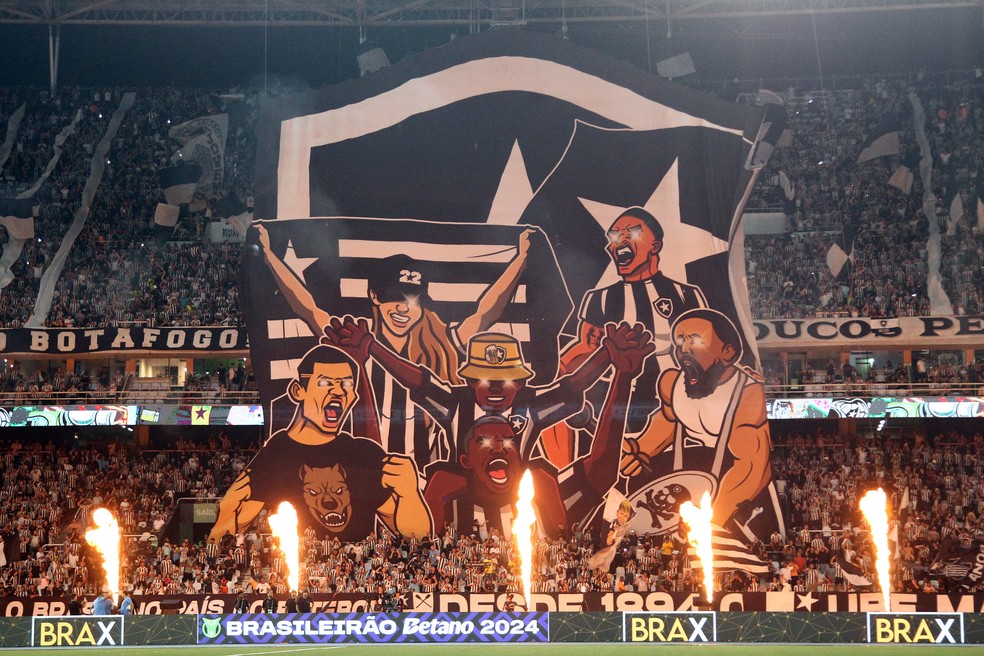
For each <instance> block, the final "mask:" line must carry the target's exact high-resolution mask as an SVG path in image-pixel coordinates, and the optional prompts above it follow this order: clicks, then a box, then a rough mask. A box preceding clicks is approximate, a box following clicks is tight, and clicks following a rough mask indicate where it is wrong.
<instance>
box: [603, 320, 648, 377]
mask: <svg viewBox="0 0 984 656" xmlns="http://www.w3.org/2000/svg"><path fill="white" fill-rule="evenodd" d="M601 343H602V344H603V345H604V347H605V349H606V350H607V351H608V357H609V358H610V359H611V361H612V365H613V366H614V367H615V369H616V370H617V371H619V372H621V373H627V374H636V373H638V372H639V371H640V370H641V369H642V363H643V362H644V361H645V359H646V358H647V357H649V354H650V353H652V352H653V351H655V350H656V345H655V344H653V335H652V333H650V332H649V331H648V330H646V329H645V328H644V327H643V325H642V324H641V323H636V324H635V325H633V326H632V327H631V328H630V327H629V324H627V323H625V322H624V321H623V322H622V323H620V324H619V325H618V327H617V328H616V327H615V325H614V324H611V323H610V324H607V325H606V326H605V337H604V339H603V340H602V342H601Z"/></svg>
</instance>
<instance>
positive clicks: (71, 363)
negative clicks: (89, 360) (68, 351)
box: [65, 358, 75, 373]
mask: <svg viewBox="0 0 984 656" xmlns="http://www.w3.org/2000/svg"><path fill="white" fill-rule="evenodd" d="M73 371H75V358H65V373H72V372H73Z"/></svg>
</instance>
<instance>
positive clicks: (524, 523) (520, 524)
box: [512, 469, 536, 610]
mask: <svg viewBox="0 0 984 656" xmlns="http://www.w3.org/2000/svg"><path fill="white" fill-rule="evenodd" d="M535 524H536V512H534V510H533V474H531V473H530V470H529V469H527V470H526V472H525V473H524V474H523V478H522V479H521V480H520V481H519V498H518V499H517V500H516V518H515V519H514V520H513V528H512V532H513V538H515V540H516V546H517V548H518V549H519V556H520V566H521V569H522V572H523V595H524V596H525V597H526V608H527V610H529V608H530V603H531V602H530V596H531V594H532V592H533V588H532V582H533V526H534V525H535Z"/></svg>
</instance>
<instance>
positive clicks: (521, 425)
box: [509, 415, 526, 433]
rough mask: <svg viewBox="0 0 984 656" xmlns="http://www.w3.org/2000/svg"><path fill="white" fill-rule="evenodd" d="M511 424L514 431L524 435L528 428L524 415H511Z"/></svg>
mask: <svg viewBox="0 0 984 656" xmlns="http://www.w3.org/2000/svg"><path fill="white" fill-rule="evenodd" d="M509 424H510V425H511V426H512V429H513V431H515V432H516V433H522V432H523V430H524V429H525V428H526V417H524V416H523V415H511V416H510V417H509Z"/></svg>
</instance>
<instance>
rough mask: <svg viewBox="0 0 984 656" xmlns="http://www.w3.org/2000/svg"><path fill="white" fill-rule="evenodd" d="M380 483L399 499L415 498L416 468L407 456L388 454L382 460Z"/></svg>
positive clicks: (416, 491)
mask: <svg viewBox="0 0 984 656" xmlns="http://www.w3.org/2000/svg"><path fill="white" fill-rule="evenodd" d="M382 483H383V487H385V488H389V489H391V490H393V493H394V494H396V496H397V497H398V498H400V499H405V498H407V497H413V496H417V493H418V489H419V488H418V487H417V466H416V465H414V464H413V460H411V459H410V458H408V457H407V456H400V455H395V454H390V455H388V456H386V457H385V458H383V478H382Z"/></svg>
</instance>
